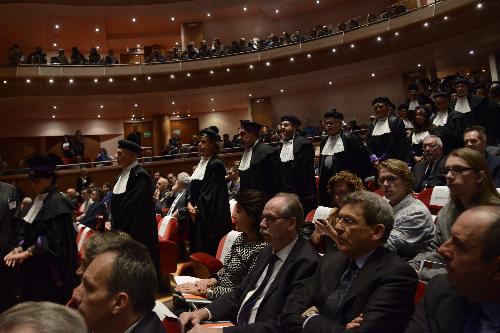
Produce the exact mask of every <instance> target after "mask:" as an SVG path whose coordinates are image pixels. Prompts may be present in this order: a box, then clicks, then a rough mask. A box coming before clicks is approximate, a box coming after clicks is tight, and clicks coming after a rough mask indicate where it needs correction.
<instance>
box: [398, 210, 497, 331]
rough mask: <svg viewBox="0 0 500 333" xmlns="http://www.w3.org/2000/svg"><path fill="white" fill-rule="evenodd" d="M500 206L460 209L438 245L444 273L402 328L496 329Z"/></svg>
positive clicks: (432, 284) (431, 284) (434, 329)
mask: <svg viewBox="0 0 500 333" xmlns="http://www.w3.org/2000/svg"><path fill="white" fill-rule="evenodd" d="M499 239H500V207H498V206H477V207H474V208H471V209H468V210H466V211H465V212H463V213H462V214H461V215H460V216H459V217H458V219H457V221H456V223H455V224H454V225H453V227H452V228H451V237H450V238H449V239H448V240H447V241H446V242H445V243H444V244H442V245H441V247H440V248H439V253H441V255H442V256H443V257H444V258H445V261H446V268H447V271H448V275H441V276H438V277H436V278H435V279H434V280H432V282H431V283H430V285H429V286H427V288H426V292H425V296H424V299H423V302H421V303H420V304H419V305H418V306H417V309H416V311H415V313H414V315H413V318H412V320H411V322H410V325H409V326H408V327H407V328H406V331H405V333H417V332H418V333H444V332H498V329H499V315H500V311H498V304H500V279H499V278H498V276H499V274H500V272H499V270H500V243H499V242H498V240H499Z"/></svg>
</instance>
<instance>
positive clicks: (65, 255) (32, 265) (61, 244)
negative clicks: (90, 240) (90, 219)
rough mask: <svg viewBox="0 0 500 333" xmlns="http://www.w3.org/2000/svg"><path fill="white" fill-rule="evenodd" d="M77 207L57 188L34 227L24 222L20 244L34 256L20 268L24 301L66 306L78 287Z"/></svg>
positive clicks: (47, 200) (41, 211) (49, 197)
mask: <svg viewBox="0 0 500 333" xmlns="http://www.w3.org/2000/svg"><path fill="white" fill-rule="evenodd" d="M72 214H73V207H72V206H71V204H70V202H69V201H68V200H67V199H66V198H65V197H64V196H63V195H62V194H60V193H59V192H58V191H57V188H56V187H55V186H52V187H51V188H50V190H49V194H48V195H47V197H46V198H45V200H44V201H43V206H42V209H41V210H40V212H39V213H38V215H37V216H36V217H35V220H34V221H33V223H27V222H22V224H21V228H20V231H21V233H20V235H19V239H18V241H20V243H21V244H22V245H21V246H22V248H23V249H24V250H26V249H28V248H29V247H31V246H33V245H34V246H35V249H34V250H33V256H32V257H30V258H28V259H27V260H26V261H25V262H23V263H22V264H20V265H19V273H20V274H19V275H20V276H19V282H20V286H21V299H22V300H23V301H51V302H55V303H59V304H65V303H66V302H67V301H68V299H70V297H71V293H72V291H73V288H74V287H76V285H77V278H76V269H77V267H78V264H77V249H76V233H75V229H74V227H73V222H72Z"/></svg>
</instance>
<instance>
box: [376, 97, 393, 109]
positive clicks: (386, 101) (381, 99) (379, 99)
mask: <svg viewBox="0 0 500 333" xmlns="http://www.w3.org/2000/svg"><path fill="white" fill-rule="evenodd" d="M377 103H383V104H385V105H387V106H389V107H392V108H394V107H395V105H394V104H392V102H391V100H390V99H389V98H387V97H377V98H375V99H374V100H373V101H372V106H373V105H375V104H377Z"/></svg>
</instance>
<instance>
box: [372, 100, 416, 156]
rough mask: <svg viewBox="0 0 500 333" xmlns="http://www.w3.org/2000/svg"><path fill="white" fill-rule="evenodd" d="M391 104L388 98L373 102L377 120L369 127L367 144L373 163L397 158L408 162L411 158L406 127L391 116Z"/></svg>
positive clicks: (399, 120)
mask: <svg viewBox="0 0 500 333" xmlns="http://www.w3.org/2000/svg"><path fill="white" fill-rule="evenodd" d="M391 104H392V103H391V101H390V100H389V99H388V98H387V97H377V98H375V99H374V100H373V102H372V106H373V109H374V110H375V116H376V119H375V121H374V122H373V123H372V124H370V126H369V127H368V133H367V135H366V144H367V146H368V151H369V153H370V155H371V156H370V158H371V159H372V160H373V161H377V160H386V159H389V158H395V159H398V160H401V161H405V162H407V161H409V158H410V144H409V142H408V139H407V137H406V130H405V125H404V123H403V121H402V120H401V119H399V118H397V117H395V116H392V115H389V106H390V105H391Z"/></svg>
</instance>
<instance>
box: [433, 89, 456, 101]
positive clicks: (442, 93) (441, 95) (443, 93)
mask: <svg viewBox="0 0 500 333" xmlns="http://www.w3.org/2000/svg"><path fill="white" fill-rule="evenodd" d="M436 97H443V98H448V99H451V96H450V94H448V93H446V92H444V91H440V92H438V93H437V94H435V95H434V96H432V98H436Z"/></svg>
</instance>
